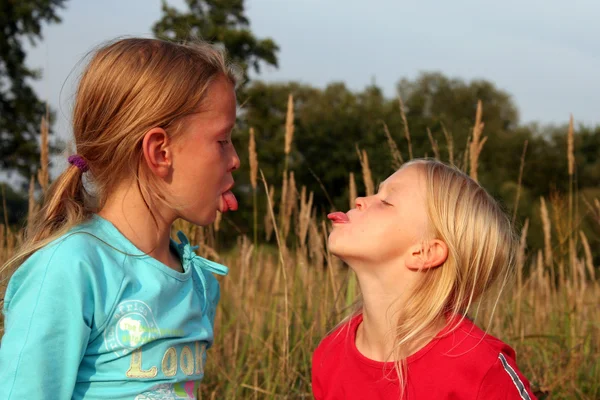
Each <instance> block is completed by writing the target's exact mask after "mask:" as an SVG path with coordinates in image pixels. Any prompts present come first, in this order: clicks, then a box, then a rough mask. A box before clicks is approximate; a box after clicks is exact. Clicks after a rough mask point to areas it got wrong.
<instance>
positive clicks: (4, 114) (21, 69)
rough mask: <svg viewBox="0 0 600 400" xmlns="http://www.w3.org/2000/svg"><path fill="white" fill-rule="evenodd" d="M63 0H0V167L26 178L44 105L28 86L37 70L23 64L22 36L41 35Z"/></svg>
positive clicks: (54, 19) (33, 38)
mask: <svg viewBox="0 0 600 400" xmlns="http://www.w3.org/2000/svg"><path fill="white" fill-rule="evenodd" d="M65 2H66V0H19V1H14V0H0V26H1V27H2V29H0V139H1V141H2V145H1V146H0V167H1V168H2V169H4V170H14V171H17V172H19V173H20V174H21V175H22V176H24V177H26V178H28V177H29V176H30V175H31V174H33V173H34V171H35V169H36V165H37V164H38V160H39V147H38V144H37V139H36V138H37V135H38V133H39V129H40V122H41V119H42V116H43V115H44V114H45V113H46V107H45V105H44V103H43V102H42V101H40V100H39V99H38V97H37V95H36V94H35V92H34V91H33V89H32V87H31V86H30V81H31V80H32V79H39V77H40V72H39V71H38V70H33V69H30V68H28V67H27V66H26V65H25V51H24V50H23V40H24V39H28V40H29V42H30V43H31V44H35V42H36V40H39V39H41V38H42V33H41V31H42V24H43V23H58V22H60V18H59V17H58V14H57V12H58V10H59V9H60V8H62V7H64V3H65Z"/></svg>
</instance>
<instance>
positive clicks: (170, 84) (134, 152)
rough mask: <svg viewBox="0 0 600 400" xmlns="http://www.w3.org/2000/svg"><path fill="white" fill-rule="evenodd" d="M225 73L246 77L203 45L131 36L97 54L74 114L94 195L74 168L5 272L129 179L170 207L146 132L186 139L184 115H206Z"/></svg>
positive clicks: (56, 184) (232, 79)
mask: <svg viewBox="0 0 600 400" xmlns="http://www.w3.org/2000/svg"><path fill="white" fill-rule="evenodd" d="M220 76H223V77H225V78H226V79H228V80H229V81H230V82H231V84H232V85H234V86H235V85H236V82H237V80H238V76H239V73H238V72H237V71H236V70H235V69H234V68H233V67H232V66H231V65H230V64H228V62H227V59H226V56H225V54H224V52H223V51H222V50H220V49H218V48H216V47H214V46H212V45H210V44H208V43H205V42H202V41H195V42H193V43H186V44H176V43H172V42H167V41H163V40H156V39H142V38H128V39H122V40H118V41H116V42H113V43H109V44H107V45H105V46H104V47H102V48H100V49H99V50H97V51H96V52H95V54H94V55H93V57H92V58H91V60H90V62H89V64H88V66H87V68H86V70H85V71H84V73H83V75H82V77H81V79H80V82H79V86H78V89H77V93H76V101H75V107H74V110H73V136H74V141H75V147H76V151H77V154H78V155H79V156H81V157H82V158H83V159H84V160H85V161H86V162H87V164H88V167H89V172H88V173H87V174H86V180H87V181H88V182H89V184H91V185H92V186H93V189H94V190H93V194H92V193H90V192H88V191H87V190H86V188H85V187H84V182H83V172H82V171H81V170H80V169H79V168H78V167H76V166H73V165H72V166H69V167H68V168H67V169H66V170H65V171H64V172H63V173H62V174H61V175H60V176H58V178H57V179H56V180H55V181H54V182H53V184H52V186H51V187H50V189H49V191H48V193H47V195H46V198H45V201H44V204H43V207H42V209H41V210H40V211H39V214H37V216H36V221H37V222H36V223H35V224H34V225H33V227H32V229H30V230H29V231H27V232H26V237H25V242H24V244H23V246H22V247H21V249H20V251H19V252H18V253H17V254H16V255H15V256H14V257H13V258H11V259H10V260H9V261H8V262H7V263H6V264H5V265H4V266H3V267H2V270H3V271H4V270H8V271H9V272H10V271H11V270H12V269H14V268H17V267H18V266H19V265H21V264H22V263H23V262H24V261H25V260H26V259H27V258H28V257H29V256H30V255H31V254H32V253H34V252H35V251H37V250H38V249H40V248H42V247H44V246H45V245H47V244H48V243H50V242H52V241H54V240H55V239H57V238H59V237H60V236H62V235H63V234H65V233H66V232H67V231H69V230H70V229H71V228H72V227H74V226H76V225H78V224H79V223H81V222H83V221H85V220H86V219H87V218H89V217H90V215H91V214H92V213H94V212H96V211H97V210H99V209H101V208H102V207H103V205H104V204H105V203H106V200H107V198H108V196H109V194H110V193H111V192H112V190H113V189H114V188H115V187H116V185H118V184H120V183H121V182H122V181H123V180H124V179H125V178H133V179H135V181H136V182H137V186H138V188H139V190H140V192H141V193H142V196H143V198H144V201H145V202H146V205H147V206H148V208H150V206H149V202H150V203H151V202H154V201H158V202H165V201H166V200H165V199H164V198H162V196H160V194H159V193H160V192H159V191H158V190H156V188H157V182H156V181H155V180H154V179H152V178H153V176H152V174H149V173H147V171H146V168H145V165H144V163H142V162H141V161H142V159H143V152H142V141H143V138H144V134H145V133H146V132H147V131H148V130H150V129H152V128H154V127H162V128H164V129H165V131H167V132H168V134H169V136H170V137H171V138H174V137H176V136H177V135H178V134H180V133H181V122H182V118H183V117H186V116H188V115H191V114H195V113H198V112H202V111H203V109H204V100H205V98H206V94H207V91H208V88H209V86H210V84H211V83H212V82H213V81H214V80H215V79H216V78H218V77H220Z"/></svg>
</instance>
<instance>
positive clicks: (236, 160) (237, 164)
mask: <svg viewBox="0 0 600 400" xmlns="http://www.w3.org/2000/svg"><path fill="white" fill-rule="evenodd" d="M231 147H232V148H233V158H232V160H231V167H230V169H229V170H230V171H235V170H236V169H238V168H239V167H240V157H238V154H237V151H235V148H234V147H233V146H231Z"/></svg>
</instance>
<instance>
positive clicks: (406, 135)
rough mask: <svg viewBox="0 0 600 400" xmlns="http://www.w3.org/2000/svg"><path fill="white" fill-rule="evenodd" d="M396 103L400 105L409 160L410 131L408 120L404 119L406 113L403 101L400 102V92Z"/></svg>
mask: <svg viewBox="0 0 600 400" xmlns="http://www.w3.org/2000/svg"><path fill="white" fill-rule="evenodd" d="M398 104H399V106H400V116H401V117H402V124H403V125H404V137H406V142H407V143H408V157H409V159H410V160H412V159H413V151H412V143H411V141H410V131H409V130H408V121H407V120H406V113H405V112H404V103H403V102H402V97H401V96H400V93H398Z"/></svg>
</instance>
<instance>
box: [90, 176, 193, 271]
mask: <svg viewBox="0 0 600 400" xmlns="http://www.w3.org/2000/svg"><path fill="white" fill-rule="evenodd" d="M98 215H100V216H101V217H102V218H104V219H106V220H108V221H110V222H111V223H112V224H113V225H114V226H115V227H116V228H117V229H118V230H119V231H120V232H121V233H122V234H123V235H124V236H125V237H126V238H127V239H129V241H131V242H132V243H133V244H134V245H135V246H136V247H137V248H138V249H140V250H141V251H142V252H144V253H146V254H148V255H149V256H151V257H153V258H155V259H157V260H158V261H160V262H162V263H163V264H165V265H168V266H169V267H171V268H173V269H174V270H176V271H180V272H181V271H182V267H181V262H180V260H179V259H178V257H177V256H176V255H175V254H173V253H172V251H171V247H170V243H171V224H172V223H173V219H171V218H164V217H162V216H161V214H160V213H158V212H155V215H154V216H153V215H152V213H151V212H150V210H149V209H148V207H147V205H146V203H145V202H144V199H143V198H142V196H141V194H140V192H139V190H138V188H137V185H132V186H125V185H122V187H120V188H117V189H116V190H115V191H114V192H113V193H112V195H111V197H110V198H109V199H108V200H107V202H106V204H105V205H104V207H103V208H102V209H101V210H100V212H98Z"/></svg>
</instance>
